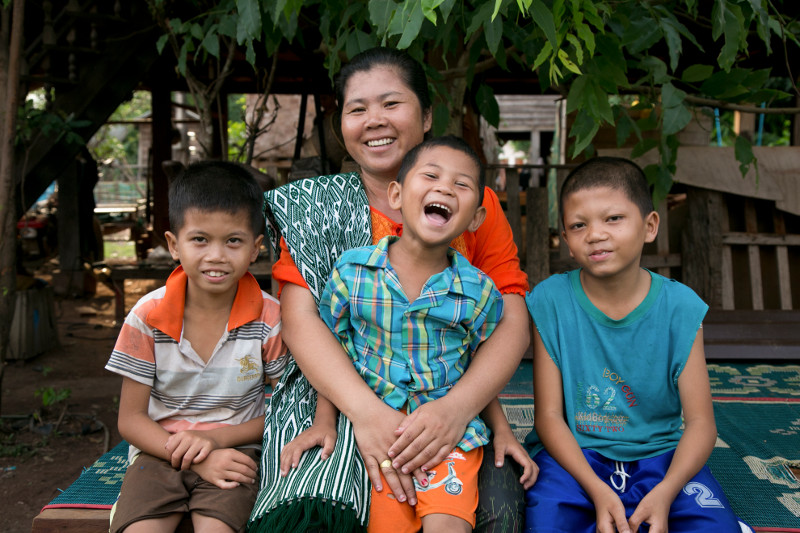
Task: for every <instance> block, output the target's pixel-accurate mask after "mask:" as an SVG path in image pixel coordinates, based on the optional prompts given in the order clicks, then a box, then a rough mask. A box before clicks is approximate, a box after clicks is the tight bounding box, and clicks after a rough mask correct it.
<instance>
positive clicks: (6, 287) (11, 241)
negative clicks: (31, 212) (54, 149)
mask: <svg viewBox="0 0 800 533" xmlns="http://www.w3.org/2000/svg"><path fill="white" fill-rule="evenodd" d="M24 9H25V1H24V0H14V3H13V7H12V9H8V8H6V9H4V10H3V13H2V17H3V19H2V32H1V33H2V38H1V39H0V40H1V41H2V42H0V49H2V50H1V51H0V56H1V57H0V63H3V64H2V65H0V67H4V68H1V69H0V70H2V72H4V73H5V72H7V73H8V74H7V76H6V78H5V79H4V80H2V79H0V82H2V81H5V83H2V88H0V91H2V92H3V93H4V94H0V102H3V104H4V108H3V110H2V115H0V123H2V124H3V129H2V135H0V143H2V144H0V386H2V382H3V374H4V372H5V361H6V350H8V342H9V337H10V333H11V321H12V319H13V318H14V303H15V302H14V299H15V289H16V284H17V269H16V260H17V236H16V230H17V217H16V211H17V208H16V200H15V190H16V180H15V179H14V136H15V132H16V127H17V107H18V101H19V92H20V87H19V65H20V57H21V53H22V52H21V51H22V31H23V26H22V19H23V14H24ZM12 11H13V12H12ZM9 17H10V23H9ZM9 27H10V30H9ZM3 115H4V116H3ZM0 412H2V404H1V403H0Z"/></svg>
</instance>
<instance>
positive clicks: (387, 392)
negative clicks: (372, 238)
mask: <svg viewBox="0 0 800 533" xmlns="http://www.w3.org/2000/svg"><path fill="white" fill-rule="evenodd" d="M396 239H397V237H386V238H384V239H381V241H380V242H379V243H378V244H377V245H376V246H366V247H363V248H356V249H353V250H348V251H346V252H344V253H343V254H342V255H341V257H340V258H339V260H338V261H337V262H336V264H335V265H334V268H333V271H332V273H331V278H330V280H329V281H328V283H327V285H326V286H325V290H324V292H323V294H322V298H321V299H320V315H321V317H322V319H323V320H324V321H325V323H326V324H327V325H328V327H329V328H330V329H331V331H333V333H334V335H336V336H337V338H338V339H339V341H340V342H341V343H342V346H344V348H345V350H346V351H347V353H348V354H349V355H350V358H351V359H352V360H353V365H354V366H355V367H356V369H357V370H358V372H359V374H360V375H361V377H362V378H363V379H364V381H366V382H367V384H368V385H369V386H370V387H371V388H372V390H374V391H375V393H376V394H378V396H380V397H381V398H382V399H383V401H384V402H385V403H386V404H387V405H389V406H391V407H393V408H394V409H398V410H399V409H401V408H403V407H404V406H405V408H406V410H407V412H409V413H410V412H412V411H414V409H416V408H417V407H419V406H420V405H422V404H424V403H427V402H430V401H432V400H436V399H438V398H441V397H443V396H444V395H445V394H447V391H448V390H450V388H451V387H452V386H453V385H454V384H455V383H456V382H457V381H458V380H459V378H460V377H461V376H462V375H463V374H464V372H465V371H466V369H467V366H468V365H469V362H470V359H471V357H472V354H473V353H474V352H475V350H477V348H478V345H479V344H480V343H481V342H483V341H484V340H485V339H486V338H487V337H488V336H489V335H490V334H491V332H492V331H493V330H494V328H495V327H496V326H497V323H498V322H499V321H500V317H501V316H502V313H503V299H502V297H501V295H500V293H499V292H498V290H497V289H496V288H495V286H494V283H493V282H492V280H491V279H490V278H489V277H488V276H487V275H486V274H484V273H483V272H481V271H480V270H478V269H477V268H475V267H473V266H472V265H471V264H470V263H469V262H468V261H467V260H466V259H465V258H464V257H463V256H462V255H461V254H459V253H458V252H456V251H455V250H453V249H452V248H451V249H450V250H449V251H448V257H449V258H450V266H449V267H448V268H447V269H445V270H444V271H443V272H440V273H438V274H435V275H434V276H432V277H431V278H430V279H429V280H428V281H427V282H426V283H425V285H424V286H423V288H422V291H421V292H420V295H419V297H418V298H417V299H416V300H415V301H413V302H409V301H408V298H406V296H405V294H404V292H403V289H402V287H401V285H400V280H399V279H398V277H397V273H396V272H395V271H394V269H393V268H392V266H391V265H390V264H389V255H388V247H389V245H390V244H391V242H393V241H394V240H396ZM488 442H489V429H488V428H487V427H486V424H484V422H483V421H482V420H481V419H480V418H478V417H475V419H473V420H472V421H471V422H470V423H469V425H468V426H467V430H466V432H465V433H464V437H463V438H462V439H461V442H459V444H458V447H459V448H461V449H462V450H463V451H470V450H472V449H475V448H478V447H480V446H483V445H485V444H487V443H488Z"/></svg>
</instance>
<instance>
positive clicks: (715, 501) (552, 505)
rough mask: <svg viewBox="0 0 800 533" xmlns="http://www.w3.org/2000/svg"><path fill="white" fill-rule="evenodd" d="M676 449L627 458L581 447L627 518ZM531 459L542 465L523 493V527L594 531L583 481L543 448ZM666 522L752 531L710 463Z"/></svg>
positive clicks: (679, 527) (678, 532) (677, 531)
mask: <svg viewBox="0 0 800 533" xmlns="http://www.w3.org/2000/svg"><path fill="white" fill-rule="evenodd" d="M674 454H675V450H672V451H670V452H667V453H664V454H662V455H658V456H656V457H650V458H648V459H641V460H639V461H630V462H624V463H623V462H618V461H614V460H611V459H607V458H605V457H603V456H602V455H600V454H599V453H597V452H595V451H592V450H583V455H584V456H585V457H586V460H587V461H589V465H590V466H591V467H592V469H593V470H594V472H595V474H597V476H598V477H599V478H600V479H602V480H603V481H605V482H606V483H607V484H608V485H609V486H610V487H612V488H614V489H615V492H616V493H617V495H618V496H619V497H620V500H622V503H623V505H624V506H625V516H627V517H628V518H630V516H631V515H632V514H633V512H634V511H635V510H636V506H637V505H638V504H639V502H640V501H641V500H642V498H644V496H645V495H646V494H647V493H648V492H650V490H652V488H653V487H655V486H656V484H658V483H659V482H660V481H661V480H662V479H664V475H665V474H666V472H667V469H668V468H669V465H670V463H671V462H672V456H673V455H674ZM533 460H534V461H535V462H536V464H537V465H538V466H539V478H538V479H537V481H536V484H534V486H533V487H531V488H530V489H528V490H527V492H526V493H525V533H534V532H535V533H545V532H569V533H578V532H585V533H595V531H596V520H597V519H596V514H595V509H594V504H593V503H592V500H591V498H589V495H588V494H587V493H586V491H585V490H583V487H581V486H580V484H579V483H578V482H577V481H575V479H574V478H573V477H572V476H571V475H570V474H569V473H568V472H567V471H566V470H564V469H563V468H562V467H561V465H559V464H558V462H556V460H555V459H553V458H552V457H551V456H550V454H548V453H547V451H545V450H542V451H540V452H539V453H538V454H536V457H534V458H533ZM668 527H669V531H670V533H685V532H691V531H696V532H700V531H714V532H717V531H718V532H720V533H741V532H751V531H752V529H750V528H749V527H748V526H747V525H745V524H743V523H741V522H740V521H739V519H738V518H736V515H734V514H733V511H732V510H731V507H730V504H729V503H728V499H727V498H726V497H725V494H723V492H722V487H720V485H719V483H718V482H717V480H716V479H714V476H713V475H712V474H711V471H710V470H709V469H708V467H707V466H704V467H703V468H702V469H701V470H700V472H698V473H697V475H696V476H694V477H693V478H692V479H691V480H690V481H689V483H687V484H686V486H685V487H684V488H683V490H682V491H681V492H679V493H678V495H677V496H676V497H675V501H674V502H673V503H672V507H670V510H669V524H668ZM640 530H641V531H648V530H649V527H648V526H647V524H644V525H642V527H641V528H640Z"/></svg>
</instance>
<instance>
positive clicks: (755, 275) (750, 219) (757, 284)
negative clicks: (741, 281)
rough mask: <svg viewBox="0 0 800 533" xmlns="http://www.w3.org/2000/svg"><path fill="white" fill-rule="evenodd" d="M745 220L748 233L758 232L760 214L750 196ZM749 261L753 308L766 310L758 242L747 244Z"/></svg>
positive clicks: (745, 207)
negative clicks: (757, 212)
mask: <svg viewBox="0 0 800 533" xmlns="http://www.w3.org/2000/svg"><path fill="white" fill-rule="evenodd" d="M744 222H745V227H746V228H747V233H752V234H753V235H757V234H758V216H757V215H756V206H755V205H753V200H752V199H750V198H748V199H746V200H745V203H744ZM747 262H748V265H749V267H750V296H751V299H752V302H753V309H755V310H756V311H763V310H764V288H763V285H762V283H761V253H760V251H759V246H758V244H750V245H748V246H747Z"/></svg>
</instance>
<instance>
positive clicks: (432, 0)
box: [422, 0, 442, 25]
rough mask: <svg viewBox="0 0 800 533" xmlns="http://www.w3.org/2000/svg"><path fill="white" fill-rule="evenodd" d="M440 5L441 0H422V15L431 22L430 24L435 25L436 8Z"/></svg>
mask: <svg viewBox="0 0 800 533" xmlns="http://www.w3.org/2000/svg"><path fill="white" fill-rule="evenodd" d="M441 3H442V0H422V14H423V15H425V18H426V19H428V20H430V21H431V24H434V25H436V8H437V7H439V4H441Z"/></svg>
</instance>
